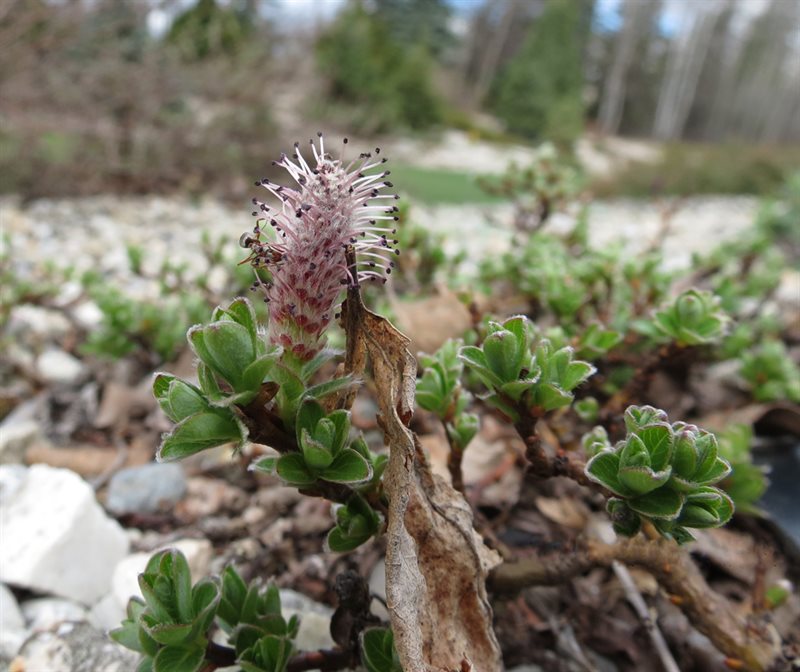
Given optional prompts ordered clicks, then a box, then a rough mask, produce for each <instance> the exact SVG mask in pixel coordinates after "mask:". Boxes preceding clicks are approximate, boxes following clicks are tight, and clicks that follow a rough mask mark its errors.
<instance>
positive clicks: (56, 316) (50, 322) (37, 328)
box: [8, 303, 70, 339]
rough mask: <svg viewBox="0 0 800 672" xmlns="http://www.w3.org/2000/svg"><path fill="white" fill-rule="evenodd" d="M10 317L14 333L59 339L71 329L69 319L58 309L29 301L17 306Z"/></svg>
mask: <svg viewBox="0 0 800 672" xmlns="http://www.w3.org/2000/svg"><path fill="white" fill-rule="evenodd" d="M8 319H9V321H8V329H9V331H10V332H11V333H12V334H18V335H26V336H29V337H30V336H34V337H38V338H42V339H45V338H51V339H59V338H61V337H63V336H64V335H65V334H66V333H67V332H68V331H69V329H70V324H69V320H68V319H67V318H66V317H64V316H63V315H62V314H61V313H59V312H58V311H55V310H51V309H49V308H42V307H41V306H32V305H30V304H27V303H25V304H22V305H19V306H15V307H14V308H13V309H12V310H11V314H10V315H9V318H8Z"/></svg>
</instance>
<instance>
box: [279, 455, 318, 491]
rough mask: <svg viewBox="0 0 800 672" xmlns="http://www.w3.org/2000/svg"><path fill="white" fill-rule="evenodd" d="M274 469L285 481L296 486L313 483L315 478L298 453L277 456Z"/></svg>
mask: <svg viewBox="0 0 800 672" xmlns="http://www.w3.org/2000/svg"><path fill="white" fill-rule="evenodd" d="M276 471H277V472H278V476H280V478H281V479H282V480H283V481H284V482H285V483H287V484H288V485H294V486H296V487H305V486H308V485H313V484H314V483H315V482H316V480H317V479H316V476H314V474H312V473H311V471H310V470H309V469H308V467H307V466H306V463H305V460H304V459H303V456H302V455H301V454H300V453H287V454H286V455H281V456H280V457H279V458H278V462H277V466H276Z"/></svg>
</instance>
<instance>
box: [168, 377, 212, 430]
mask: <svg viewBox="0 0 800 672" xmlns="http://www.w3.org/2000/svg"><path fill="white" fill-rule="evenodd" d="M159 401H160V400H159ZM161 408H163V409H164V412H165V413H166V414H167V415H168V416H169V418H170V419H171V420H173V421H174V422H180V421H181V420H183V419H185V418H188V417H189V416H190V415H194V414H195V413H200V412H202V411H207V410H209V407H208V401H206V399H205V397H204V396H203V394H202V392H200V390H198V389H197V388H196V387H195V386H194V385H190V384H189V383H187V382H186V381H183V380H180V379H179V378H176V379H174V380H173V381H172V382H170V384H169V389H168V390H167V394H166V397H165V399H164V402H162V403H161Z"/></svg>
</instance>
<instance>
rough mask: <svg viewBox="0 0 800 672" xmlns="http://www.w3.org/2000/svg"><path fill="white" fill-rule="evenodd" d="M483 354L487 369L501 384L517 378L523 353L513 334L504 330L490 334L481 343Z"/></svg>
mask: <svg viewBox="0 0 800 672" xmlns="http://www.w3.org/2000/svg"><path fill="white" fill-rule="evenodd" d="M483 354H484V355H485V357H486V362H487V364H488V365H489V369H490V370H491V371H492V372H493V373H494V374H495V375H497V377H498V378H500V380H502V381H503V382H510V381H512V380H516V379H517V378H518V377H519V373H520V369H521V368H522V355H523V354H524V353H523V351H522V348H521V346H520V343H519V340H518V339H517V337H516V335H515V334H513V333H511V332H510V331H507V330H505V329H503V330H500V331H496V332H495V333H493V334H490V335H489V336H487V337H486V340H484V342H483Z"/></svg>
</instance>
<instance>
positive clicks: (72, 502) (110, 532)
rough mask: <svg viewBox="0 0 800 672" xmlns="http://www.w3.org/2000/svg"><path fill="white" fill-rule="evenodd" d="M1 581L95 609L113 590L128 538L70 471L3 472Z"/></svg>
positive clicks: (20, 469) (12, 468) (12, 467)
mask: <svg viewBox="0 0 800 672" xmlns="http://www.w3.org/2000/svg"><path fill="white" fill-rule="evenodd" d="M0 503H2V507H1V508H0V528H1V529H2V530H3V536H4V537H5V538H6V539H9V540H13V542H11V543H4V544H0V580H2V581H5V582H6V583H11V584H14V585H18V586H22V587H25V588H29V589H32V590H36V591H40V592H44V593H50V594H53V595H58V596H60V597H66V598H68V599H71V600H75V601H77V602H80V603H81V604H85V605H91V604H93V603H95V602H96V601H97V600H99V599H100V598H101V597H102V596H103V595H105V594H106V593H107V592H108V591H109V589H110V587H111V575H112V572H113V570H114V567H115V566H116V564H117V563H118V562H119V561H120V560H121V559H122V558H123V557H125V555H126V554H127V552H128V537H127V536H126V535H125V532H124V530H123V529H122V528H121V527H120V525H119V523H117V521H115V520H112V519H111V518H109V517H108V516H107V515H106V513H105V511H103V509H102V507H101V506H100V505H99V504H98V503H97V500H96V499H95V495H94V491H93V490H92V488H91V487H90V486H89V484H88V483H86V482H85V481H84V480H83V479H82V478H80V476H78V475H77V474H75V473H73V472H71V471H69V470H67V469H54V468H53V467H49V466H47V465H43V464H37V465H34V466H32V467H28V468H25V467H19V466H17V465H10V466H8V465H6V466H1V467H0Z"/></svg>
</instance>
